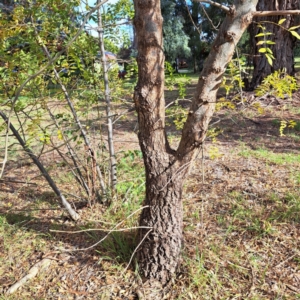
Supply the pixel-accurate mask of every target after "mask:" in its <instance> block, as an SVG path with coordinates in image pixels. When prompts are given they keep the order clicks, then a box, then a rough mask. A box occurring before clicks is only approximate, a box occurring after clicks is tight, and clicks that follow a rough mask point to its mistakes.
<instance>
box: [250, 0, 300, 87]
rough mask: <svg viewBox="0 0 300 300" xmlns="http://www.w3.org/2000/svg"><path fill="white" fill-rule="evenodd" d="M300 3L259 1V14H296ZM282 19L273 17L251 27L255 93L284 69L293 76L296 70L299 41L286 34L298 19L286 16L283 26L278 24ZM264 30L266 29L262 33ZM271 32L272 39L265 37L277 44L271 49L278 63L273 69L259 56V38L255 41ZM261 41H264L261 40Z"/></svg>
mask: <svg viewBox="0 0 300 300" xmlns="http://www.w3.org/2000/svg"><path fill="white" fill-rule="evenodd" d="M299 6H300V4H299V1H298V0H291V1H286V0H272V1H271V0H259V1H258V4H257V10H258V11H276V10H277V11H278V10H296V9H299ZM282 18H283V17H281V16H272V17H265V18H259V20H258V19H255V20H254V21H255V22H253V23H252V24H251V26H250V27H249V32H250V45H251V47H252V51H251V52H252V53H251V55H253V56H252V57H253V66H254V71H253V76H252V80H251V84H250V88H251V89H254V88H255V87H257V86H258V85H259V84H260V83H261V81H262V80H263V79H264V78H265V77H266V76H268V75H270V74H271V73H273V72H274V71H276V70H282V69H285V70H286V72H287V74H289V75H293V74H294V72H295V69H294V47H295V45H296V41H297V39H296V38H295V37H294V36H293V35H292V34H291V33H290V32H288V31H287V30H286V28H290V27H292V26H295V24H296V22H295V20H296V17H295V16H293V15H287V16H285V17H284V18H285V19H286V21H285V22H284V23H282V24H281V25H280V26H278V25H276V24H278V22H279V20H280V19H282ZM260 24H261V26H263V27H265V29H264V30H262V28H261V27H260ZM263 32H266V33H267V32H271V33H272V35H268V36H266V39H267V40H269V41H272V42H274V44H273V45H268V46H269V48H270V49H271V50H272V52H273V55H274V57H275V59H274V60H273V65H270V64H269V63H268V61H267V58H266V56H265V55H264V54H262V53H260V52H259V49H260V47H261V46H259V45H257V42H258V38H257V37H255V36H256V35H257V34H259V33H263ZM260 39H261V38H260Z"/></svg>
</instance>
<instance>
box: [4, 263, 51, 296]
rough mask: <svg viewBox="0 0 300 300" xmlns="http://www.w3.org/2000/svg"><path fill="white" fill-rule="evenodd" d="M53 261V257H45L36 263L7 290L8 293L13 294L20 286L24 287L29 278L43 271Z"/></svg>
mask: <svg viewBox="0 0 300 300" xmlns="http://www.w3.org/2000/svg"><path fill="white" fill-rule="evenodd" d="M50 263H51V259H49V258H44V259H42V260H41V261H39V262H38V263H36V264H35V265H34V266H33V267H32V268H31V269H30V270H29V272H28V274H27V275H26V276H24V277H23V278H22V279H20V280H19V281H17V282H16V283H15V284H13V285H12V286H11V287H10V288H9V289H8V290H7V291H6V294H7V295H10V294H13V293H14V292H15V291H16V290H17V289H18V288H20V287H22V286H23V285H24V284H25V283H26V282H27V281H28V280H30V279H32V278H34V277H35V276H36V275H37V274H38V272H39V271H42V270H43V269H45V268H47V267H48V266H49V265H50Z"/></svg>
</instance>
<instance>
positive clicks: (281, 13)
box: [252, 9, 300, 18]
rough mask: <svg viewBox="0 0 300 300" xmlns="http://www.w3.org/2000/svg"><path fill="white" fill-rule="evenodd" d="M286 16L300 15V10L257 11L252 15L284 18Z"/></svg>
mask: <svg viewBox="0 0 300 300" xmlns="http://www.w3.org/2000/svg"><path fill="white" fill-rule="evenodd" d="M284 15H300V10H299V9H298V10H273V11H256V12H254V13H253V14H252V16H253V17H258V18H259V17H269V16H284Z"/></svg>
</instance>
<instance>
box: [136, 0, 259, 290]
mask: <svg viewBox="0 0 300 300" xmlns="http://www.w3.org/2000/svg"><path fill="white" fill-rule="evenodd" d="M256 4H257V0H236V1H235V9H236V10H231V11H230V13H229V14H228V16H227V17H226V19H225V21H224V23H223V25H222V26H221V28H220V30H219V34H218V37H217V39H216V41H215V42H214V44H213V46H212V50H211V53H210V55H209V56H208V58H207V60H206V63H205V65H204V68H203V71H202V73H201V75H200V78H199V81H198V85H197V91H196V93H195V95H194V99H193V102H192V105H191V107H190V109H189V114H188V118H187V122H186V124H185V126H184V129H183V133H182V138H181V141H180V144H179V147H178V149H177V150H173V149H171V148H170V146H169V144H168V140H167V137H166V133H165V101H164V54H163V46H162V22H163V20H162V17H161V10H160V1H159V0H149V1H140V0H135V1H134V7H135V18H134V25H135V29H136V37H137V45H138V56H137V63H138V68H139V74H138V83H137V86H136V88H135V92H134V101H135V106H136V110H137V113H138V121H139V142H140V146H141V150H142V152H143V157H144V164H145V169H146V199H145V205H147V206H148V207H146V208H145V209H144V210H143V212H142V214H141V218H140V225H141V226H147V227H151V228H152V229H151V230H150V232H149V229H140V232H139V239H140V241H142V240H143V239H144V240H143V242H142V244H141V247H140V249H139V251H138V254H137V261H138V265H139V269H140V272H141V274H142V275H143V276H144V277H145V278H146V279H150V280H154V281H159V282H160V283H161V284H162V285H165V284H167V283H168V282H169V281H170V279H171V278H172V276H174V273H175V272H176V269H177V267H178V263H179V258H180V251H181V245H182V219H183V218H182V217H183V216H182V200H181V195H182V186H183V181H184V179H185V177H186V174H187V172H188V169H189V166H190V165H191V163H192V161H193V156H194V154H195V152H196V150H197V149H198V148H199V147H200V146H201V145H202V142H203V140H204V138H205V136H206V132H207V128H208V124H209V121H210V119H211V117H212V115H213V112H214V109H215V103H216V94H217V90H218V87H219V85H220V84H221V82H222V75H223V73H224V72H225V69H226V65H227V64H228V62H229V61H230V60H231V58H232V55H233V53H234V48H235V45H236V44H237V42H238V40H239V39H240V37H241V35H242V34H243V32H244V31H245V29H246V28H247V26H248V25H249V23H250V22H251V20H252V12H254V11H255V7H256ZM145 236H146V237H145Z"/></svg>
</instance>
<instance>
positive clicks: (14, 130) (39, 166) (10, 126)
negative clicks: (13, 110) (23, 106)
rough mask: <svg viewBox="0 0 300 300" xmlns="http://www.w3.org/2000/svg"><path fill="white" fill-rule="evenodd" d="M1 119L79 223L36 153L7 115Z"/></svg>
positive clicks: (3, 115) (76, 215)
mask: <svg viewBox="0 0 300 300" xmlns="http://www.w3.org/2000/svg"><path fill="white" fill-rule="evenodd" d="M0 116H1V118H2V119H3V120H4V121H5V123H6V124H7V126H9V128H10V130H11V131H12V133H13V134H14V136H15V137H16V139H17V140H18V142H19V144H20V145H21V146H22V147H23V149H24V151H25V152H26V153H27V154H28V155H29V157H30V158H31V159H32V160H33V162H34V163H35V164H36V166H37V167H38V168H39V170H40V171H41V173H42V174H43V176H44V177H45V179H46V180H47V182H48V183H49V185H50V186H51V188H52V190H53V191H54V192H55V194H56V195H57V196H59V198H60V200H61V202H62V205H63V206H64V207H65V209H66V210H67V211H68V213H69V214H70V216H71V217H72V219H73V220H74V221H77V220H78V219H80V216H79V215H78V214H77V213H76V211H75V210H74V209H73V208H72V207H71V205H70V203H69V202H68V201H67V200H66V198H65V197H64V195H63V194H62V193H61V191H60V189H59V188H58V187H57V185H56V184H55V182H54V181H53V179H52V178H51V176H50V175H49V173H48V172H47V170H46V169H45V167H44V166H43V165H42V163H41V162H40V161H39V159H38V158H37V157H36V156H35V155H34V153H33V152H32V151H31V149H30V148H29V147H28V146H27V145H26V143H25V142H24V141H23V139H22V138H21V136H20V135H19V133H18V131H17V130H16V129H15V127H14V126H13V125H12V124H11V123H10V122H9V119H8V118H7V116H6V115H5V113H4V112H2V111H0Z"/></svg>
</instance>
